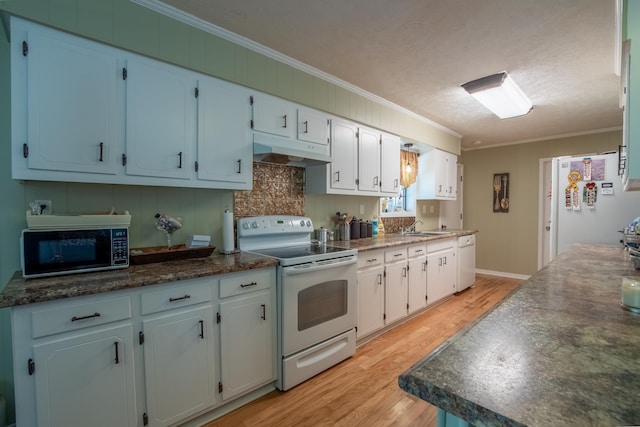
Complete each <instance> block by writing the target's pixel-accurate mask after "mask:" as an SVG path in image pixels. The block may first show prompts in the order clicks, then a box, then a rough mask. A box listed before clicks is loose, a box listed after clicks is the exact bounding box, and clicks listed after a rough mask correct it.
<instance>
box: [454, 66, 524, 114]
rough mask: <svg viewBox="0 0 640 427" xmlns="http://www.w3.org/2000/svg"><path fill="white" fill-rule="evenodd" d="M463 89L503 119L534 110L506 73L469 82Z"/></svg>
mask: <svg viewBox="0 0 640 427" xmlns="http://www.w3.org/2000/svg"><path fill="white" fill-rule="evenodd" d="M462 87H463V89H464V90H466V91H467V92H468V93H469V94H470V95H471V96H473V97H474V98H475V99H477V100H478V102H480V103H481V104H482V105H484V106H485V107H486V108H488V109H489V110H491V112H492V113H493V114H495V115H496V116H498V117H500V118H501V119H508V118H510V117H517V116H523V115H525V114H527V113H528V112H529V111H531V108H533V106H532V104H531V101H530V100H529V98H528V97H527V95H525V93H524V92H523V91H522V89H520V88H519V87H518V85H516V84H515V82H514V81H513V80H512V79H511V77H509V75H508V74H507V73H506V72H502V73H497V74H492V75H490V76H487V77H482V78H480V79H477V80H473V81H470V82H467V83H465V84H463V85H462Z"/></svg>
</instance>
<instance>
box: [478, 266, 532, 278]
mask: <svg viewBox="0 0 640 427" xmlns="http://www.w3.org/2000/svg"><path fill="white" fill-rule="evenodd" d="M476 273H479V274H488V275H489V276H500V277H508V278H510V279H522V280H527V279H528V278H529V277H531V275H527V274H516V273H507V272H504V271H493V270H481V269H479V268H476Z"/></svg>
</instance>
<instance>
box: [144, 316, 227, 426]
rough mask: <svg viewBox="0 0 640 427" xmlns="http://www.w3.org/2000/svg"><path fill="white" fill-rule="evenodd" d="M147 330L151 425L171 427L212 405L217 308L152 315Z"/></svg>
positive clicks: (147, 372)
mask: <svg viewBox="0 0 640 427" xmlns="http://www.w3.org/2000/svg"><path fill="white" fill-rule="evenodd" d="M142 330H143V331H144V344H143V345H144V370H145V375H144V376H145V389H146V391H147V393H146V396H147V411H148V412H147V413H148V422H149V425H151V426H168V425H172V424H174V423H176V422H177V421H179V420H182V419H184V418H186V417H188V416H189V415H193V414H196V413H199V412H202V411H203V410H205V409H207V408H209V407H211V406H213V405H214V404H215V403H216V393H215V358H214V336H215V333H214V328H213V307H211V305H210V304H207V305H205V306H204V307H199V308H194V309H190V310H172V311H170V312H169V313H163V314H161V315H159V316H153V317H151V318H149V319H144V320H143V321H142Z"/></svg>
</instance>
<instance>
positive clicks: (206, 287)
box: [141, 279, 213, 315]
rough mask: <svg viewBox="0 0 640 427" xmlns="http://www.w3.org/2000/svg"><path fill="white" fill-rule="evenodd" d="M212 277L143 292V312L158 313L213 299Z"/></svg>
mask: <svg viewBox="0 0 640 427" xmlns="http://www.w3.org/2000/svg"><path fill="white" fill-rule="evenodd" d="M212 282H213V281H212V280H211V279H194V280H187V281H184V282H178V283H177V284H175V285H174V284H172V285H169V286H163V287H162V289H158V290H156V291H149V292H145V293H143V294H142V296H141V298H142V300H141V302H142V314H143V315H144V314H150V313H156V312H158V311H165V310H171V309H174V308H180V307H185V306H188V305H194V304H200V303H203V302H209V301H211V283H212Z"/></svg>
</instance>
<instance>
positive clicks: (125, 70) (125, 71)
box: [122, 67, 127, 80]
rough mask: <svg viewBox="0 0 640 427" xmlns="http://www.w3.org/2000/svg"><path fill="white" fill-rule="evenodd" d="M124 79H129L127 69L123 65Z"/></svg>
mask: <svg viewBox="0 0 640 427" xmlns="http://www.w3.org/2000/svg"><path fill="white" fill-rule="evenodd" d="M122 80H127V69H126V68H125V67H122Z"/></svg>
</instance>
